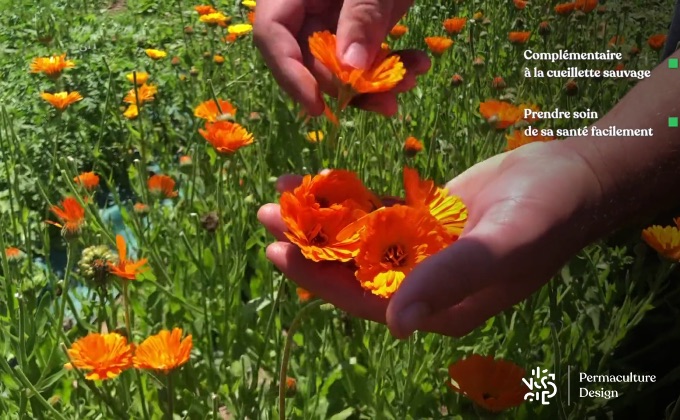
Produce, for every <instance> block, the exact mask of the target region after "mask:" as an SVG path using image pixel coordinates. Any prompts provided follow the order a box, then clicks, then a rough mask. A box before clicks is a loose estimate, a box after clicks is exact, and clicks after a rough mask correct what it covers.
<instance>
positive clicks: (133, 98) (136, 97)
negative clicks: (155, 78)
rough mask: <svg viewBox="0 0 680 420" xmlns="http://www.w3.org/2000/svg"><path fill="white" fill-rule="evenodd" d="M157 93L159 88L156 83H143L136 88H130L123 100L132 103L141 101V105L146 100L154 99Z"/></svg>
mask: <svg viewBox="0 0 680 420" xmlns="http://www.w3.org/2000/svg"><path fill="white" fill-rule="evenodd" d="M135 92H136V93H135ZM156 93H158V88H157V87H156V86H155V85H147V84H143V85H141V86H139V87H137V89H136V90H135V89H134V88H132V89H130V91H129V92H128V93H127V95H125V98H123V102H125V103H127V104H132V105H137V103H138V102H139V105H142V104H143V103H144V102H151V101H153V100H154V99H155V98H154V95H155V94H156Z"/></svg>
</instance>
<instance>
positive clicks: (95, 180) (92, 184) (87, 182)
mask: <svg viewBox="0 0 680 420" xmlns="http://www.w3.org/2000/svg"><path fill="white" fill-rule="evenodd" d="M73 182H75V183H76V184H78V185H82V186H83V187H84V188H85V189H86V190H88V191H92V190H94V189H95V188H97V186H99V176H98V175H97V174H95V173H94V172H83V173H81V174H80V175H78V176H76V177H75V178H73Z"/></svg>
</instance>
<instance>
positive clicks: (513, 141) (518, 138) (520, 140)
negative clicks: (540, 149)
mask: <svg viewBox="0 0 680 420" xmlns="http://www.w3.org/2000/svg"><path fill="white" fill-rule="evenodd" d="M505 138H506V139H507V140H508V145H507V146H506V148H505V150H506V151H509V150H515V149H517V148H518V147H520V146H524V145H525V144H529V143H536V142H546V141H552V140H555V137H553V136H526V135H524V130H515V131H514V132H513V133H512V134H509V135H506V136H505Z"/></svg>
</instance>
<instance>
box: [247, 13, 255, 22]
mask: <svg viewBox="0 0 680 420" xmlns="http://www.w3.org/2000/svg"><path fill="white" fill-rule="evenodd" d="M247 17H248V22H250V24H251V25H254V24H255V12H248V15H247Z"/></svg>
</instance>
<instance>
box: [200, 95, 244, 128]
mask: <svg viewBox="0 0 680 420" xmlns="http://www.w3.org/2000/svg"><path fill="white" fill-rule="evenodd" d="M218 104H219V107H218ZM194 116H195V117H198V118H202V119H204V120H206V121H208V122H215V121H217V120H219V119H225V118H227V119H228V118H233V117H234V116H236V108H235V107H234V106H233V105H232V104H231V103H230V102H229V101H225V100H222V99H218V100H217V102H215V100H214V99H209V100H207V101H205V102H202V103H200V104H199V105H198V106H197V107H196V108H194Z"/></svg>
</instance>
